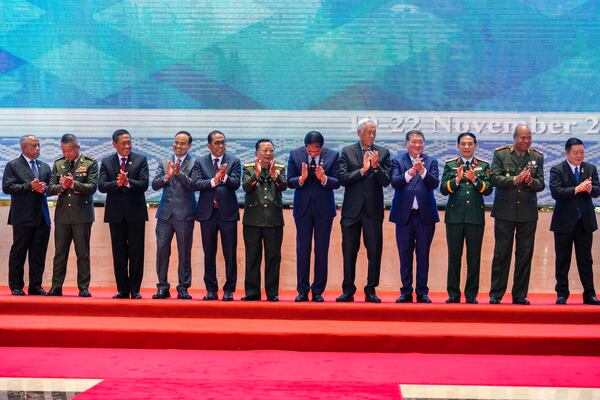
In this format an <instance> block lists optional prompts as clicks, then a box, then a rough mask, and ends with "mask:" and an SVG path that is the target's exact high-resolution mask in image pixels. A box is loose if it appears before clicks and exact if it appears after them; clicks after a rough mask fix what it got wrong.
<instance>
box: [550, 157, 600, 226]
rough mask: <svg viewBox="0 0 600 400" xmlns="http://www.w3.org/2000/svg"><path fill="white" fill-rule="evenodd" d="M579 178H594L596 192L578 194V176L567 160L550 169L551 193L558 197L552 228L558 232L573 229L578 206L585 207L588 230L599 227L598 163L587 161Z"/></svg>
mask: <svg viewBox="0 0 600 400" xmlns="http://www.w3.org/2000/svg"><path fill="white" fill-rule="evenodd" d="M579 170H580V171H581V172H580V173H579V180H580V182H582V181H583V180H585V179H587V178H588V177H591V178H592V192H591V193H578V194H575V186H577V184H576V183H575V176H574V175H573V171H572V170H571V166H570V165H569V163H568V162H567V161H563V162H562V163H560V164H558V165H555V166H553V167H552V168H551V169H550V193H551V194H552V198H553V199H555V200H556V205H555V207H554V212H553V213H552V222H551V223H550V230H551V231H553V232H556V233H572V232H573V231H574V230H575V224H577V209H579V210H580V211H581V222H582V223H583V227H584V229H585V231H586V232H588V233H591V232H594V231H595V230H596V229H598V224H597V222H596V213H595V212H594V204H593V203H592V198H593V197H598V196H600V183H599V182H598V171H597V170H596V166H594V165H593V164H589V163H586V162H582V163H581V165H580V169H579Z"/></svg>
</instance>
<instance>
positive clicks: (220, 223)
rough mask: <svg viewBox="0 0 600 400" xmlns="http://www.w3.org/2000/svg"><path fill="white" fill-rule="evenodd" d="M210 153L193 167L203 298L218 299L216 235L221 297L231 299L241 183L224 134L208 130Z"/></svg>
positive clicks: (236, 159) (238, 163)
mask: <svg viewBox="0 0 600 400" xmlns="http://www.w3.org/2000/svg"><path fill="white" fill-rule="evenodd" d="M207 141H208V149H209V151H210V153H209V154H207V155H205V156H203V157H200V158H198V159H197V160H196V163H195V165H194V170H193V171H192V180H193V186H194V190H199V191H200V198H199V200H198V209H197V210H196V219H197V220H198V221H199V222H200V231H201V232H202V249H203V251H204V284H205V285H206V295H205V296H204V300H217V299H218V298H219V297H218V290H219V283H218V282H217V235H218V233H219V232H220V233H221V248H222V249H223V257H224V258H225V285H224V286H223V300H224V301H231V300H233V293H234V292H235V286H236V284H237V225H238V221H239V219H240V211H239V205H238V201H237V196H236V194H235V191H236V190H237V189H238V188H239V187H240V177H241V165H240V160H239V159H238V158H237V157H234V156H232V155H230V154H229V153H226V152H225V149H226V141H225V135H224V134H223V133H222V132H220V131H212V132H211V133H209V134H208V138H207Z"/></svg>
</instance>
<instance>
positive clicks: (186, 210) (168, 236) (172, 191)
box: [152, 154, 196, 292]
mask: <svg viewBox="0 0 600 400" xmlns="http://www.w3.org/2000/svg"><path fill="white" fill-rule="evenodd" d="M168 160H171V162H173V163H175V157H174V156H171V158H169V159H163V160H161V162H160V164H159V166H158V170H157V171H156V177H155V178H154V180H153V181H152V189H153V190H159V189H162V190H163V192H162V196H161V198H160V204H159V206H158V210H157V211H156V218H157V222H156V272H157V274H158V284H157V285H156V286H157V288H158V289H166V290H168V289H169V287H170V285H169V282H168V279H167V273H168V270H169V257H170V256H171V241H172V240H173V234H175V235H176V239H177V252H178V255H179V257H178V258H179V265H178V275H179V284H178V285H177V291H178V292H179V291H180V290H183V289H188V288H189V287H190V285H191V282H192V262H191V255H192V242H193V235H194V221H195V217H196V194H195V192H194V191H193V190H192V180H191V179H190V176H191V173H192V167H193V166H194V161H195V160H194V158H193V157H192V156H191V155H190V154H188V155H187V156H186V157H185V160H184V161H183V163H182V165H181V167H180V173H179V175H178V176H175V175H173V176H172V177H171V179H169V180H168V181H165V179H164V178H165V171H166V168H167V162H168Z"/></svg>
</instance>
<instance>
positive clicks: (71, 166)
mask: <svg viewBox="0 0 600 400" xmlns="http://www.w3.org/2000/svg"><path fill="white" fill-rule="evenodd" d="M69 166H70V168H71V169H73V168H74V167H75V161H69Z"/></svg>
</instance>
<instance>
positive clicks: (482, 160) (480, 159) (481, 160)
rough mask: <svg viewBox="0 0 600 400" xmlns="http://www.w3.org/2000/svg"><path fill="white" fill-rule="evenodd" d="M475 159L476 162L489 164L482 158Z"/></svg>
mask: <svg viewBox="0 0 600 400" xmlns="http://www.w3.org/2000/svg"><path fill="white" fill-rule="evenodd" d="M475 159H476V160H477V161H479V162H483V163H486V164H489V163H490V162H489V161H488V160H484V159H483V158H479V157H475Z"/></svg>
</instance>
